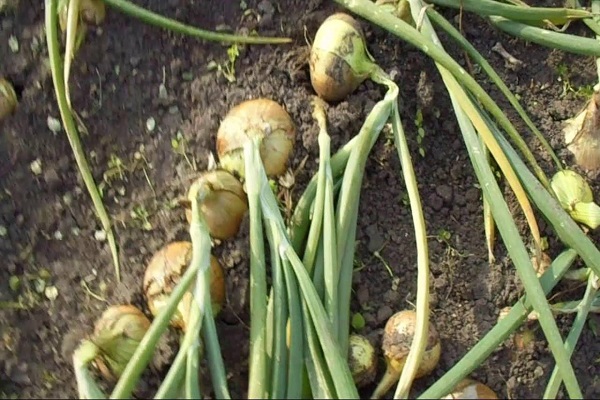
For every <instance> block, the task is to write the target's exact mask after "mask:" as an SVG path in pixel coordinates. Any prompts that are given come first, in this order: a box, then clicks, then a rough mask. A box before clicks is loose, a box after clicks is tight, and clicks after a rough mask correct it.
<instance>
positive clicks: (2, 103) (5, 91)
mask: <svg viewBox="0 0 600 400" xmlns="http://www.w3.org/2000/svg"><path fill="white" fill-rule="evenodd" d="M16 107H17V94H16V93H15V89H14V88H13V86H12V85H11V84H10V82H9V81H7V80H6V79H4V78H2V77H0V121H2V120H3V119H4V118H6V117H8V116H9V115H10V114H12V113H13V111H14V110H15V108H16Z"/></svg>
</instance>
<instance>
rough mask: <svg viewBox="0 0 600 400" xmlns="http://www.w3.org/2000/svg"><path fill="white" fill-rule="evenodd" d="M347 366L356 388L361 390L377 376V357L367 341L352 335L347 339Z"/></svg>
mask: <svg viewBox="0 0 600 400" xmlns="http://www.w3.org/2000/svg"><path fill="white" fill-rule="evenodd" d="M348 344H349V348H348V365H349V366H350V372H352V378H354V383H356V387H358V388H361V387H364V386H366V385H368V384H369V383H371V382H373V379H375V375H376V374H377V356H376V354H375V348H374V347H373V345H372V344H371V342H369V339H367V338H366V337H364V336H362V335H357V334H352V335H350V337H349V338H348Z"/></svg>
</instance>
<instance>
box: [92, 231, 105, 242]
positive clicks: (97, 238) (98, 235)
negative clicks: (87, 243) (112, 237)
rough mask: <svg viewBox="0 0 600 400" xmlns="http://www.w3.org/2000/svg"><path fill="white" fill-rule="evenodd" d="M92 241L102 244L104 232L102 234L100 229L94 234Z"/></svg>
mask: <svg viewBox="0 0 600 400" xmlns="http://www.w3.org/2000/svg"><path fill="white" fill-rule="evenodd" d="M94 239H96V240H97V241H99V242H104V241H105V240H106V232H104V230H102V229H100V230H98V231H96V232H94Z"/></svg>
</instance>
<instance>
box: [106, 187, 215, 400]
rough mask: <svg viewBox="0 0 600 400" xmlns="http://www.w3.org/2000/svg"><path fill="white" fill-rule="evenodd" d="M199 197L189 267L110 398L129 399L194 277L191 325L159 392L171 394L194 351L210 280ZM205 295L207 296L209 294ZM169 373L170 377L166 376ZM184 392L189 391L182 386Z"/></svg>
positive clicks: (207, 241)
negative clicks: (192, 350) (190, 352)
mask: <svg viewBox="0 0 600 400" xmlns="http://www.w3.org/2000/svg"><path fill="white" fill-rule="evenodd" d="M202 196H203V194H202V193H200V194H199V198H198V197H194V199H193V200H192V223H191V224H190V236H191V239H192V246H193V253H192V261H191V262H190V266H189V267H188V268H187V270H186V271H185V273H184V274H183V276H182V277H181V280H180V281H179V283H178V284H177V286H176V287H175V290H173V292H172V293H171V295H170V296H169V300H168V301H167V303H166V305H165V306H164V308H163V309H162V310H161V311H160V313H159V314H158V315H157V316H156V318H155V319H154V321H153V322H152V324H151V325H150V328H149V329H148V332H147V333H146V335H145V336H144V338H143V339H142V341H141V342H140V344H139V345H138V347H137V349H136V351H135V353H134V354H133V356H132V357H131V360H130V361H129V363H128V364H127V366H126V367H125V370H124V371H123V374H122V375H121V378H120V379H119V381H118V382H117V384H116V386H115V388H114V390H113V392H112V394H111V396H110V398H111V399H126V398H130V396H131V393H132V392H133V389H134V387H135V385H136V383H137V382H138V380H139V378H140V376H141V375H142V373H143V371H144V369H145V368H146V366H147V365H148V363H149V362H150V359H151V358H152V355H153V354H154V350H155V348H156V344H157V343H158V340H159V339H160V337H161V335H162V334H163V333H164V331H165V330H166V329H167V327H168V326H169V323H170V321H171V318H172V317H173V314H174V312H175V310H176V309H177V306H178V305H179V302H180V301H181V299H182V298H183V295H184V294H185V293H186V292H187V291H188V289H189V287H190V285H191V284H192V282H193V281H194V279H195V280H196V287H195V289H196V290H195V298H196V301H197V304H198V307H192V310H191V317H192V321H193V322H194V327H190V328H189V329H188V331H187V332H186V334H185V335H184V338H183V341H182V344H181V347H180V349H179V352H178V354H177V356H176V357H175V362H174V363H173V365H172V366H171V368H170V371H169V373H168V374H167V378H165V382H168V383H165V382H163V385H164V387H163V388H159V393H163V394H164V393H167V394H171V393H173V392H172V388H171V387H169V386H168V385H173V384H177V383H178V382H179V380H178V378H179V377H180V373H181V371H182V370H183V369H184V367H185V365H186V364H185V360H186V359H187V356H188V350H189V348H190V347H196V349H195V351H197V350H198V349H197V346H194V344H196V345H197V344H198V332H199V330H200V326H201V322H202V320H201V318H202V315H203V310H202V308H201V307H204V308H210V304H211V303H210V297H209V301H208V307H205V305H204V303H203V301H205V300H206V296H205V293H206V291H207V290H208V289H207V286H206V285H207V282H210V279H209V278H208V277H209V274H210V250H211V241H210V234H209V233H208V227H207V226H206V223H205V221H204V217H203V216H202V213H201V212H200V206H199V203H201V202H202V201H203V200H204V198H203V197H202ZM198 274H200V276H198ZM209 293H210V292H209ZM197 296H200V297H197ZM208 296H210V294H209V295H208ZM198 299H201V300H198ZM192 364H193V361H192ZM196 372H197V371H196ZM169 375H171V376H172V377H171V378H169ZM191 379H192V378H191V377H190V376H188V377H187V380H188V385H191V384H192V383H193V381H191ZM190 388H191V386H190ZM186 391H191V390H187V389H186Z"/></svg>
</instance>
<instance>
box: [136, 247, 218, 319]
mask: <svg viewBox="0 0 600 400" xmlns="http://www.w3.org/2000/svg"><path fill="white" fill-rule="evenodd" d="M191 260H192V243H191V242H171V243H169V244H167V245H166V246H164V247H163V248H161V249H160V250H159V251H158V252H156V253H155V254H154V256H153V257H152V259H151V260H150V263H149V264H148V267H147V268H146V273H145V274H144V282H143V285H144V286H143V289H144V294H145V296H146V300H147V302H148V308H149V309H150V312H151V313H152V315H154V316H156V315H158V313H159V312H160V310H162V308H163V307H164V306H165V305H166V304H167V302H168V300H169V295H170V294H171V293H172V292H173V290H174V289H175V287H176V286H177V284H178V283H179V281H180V280H181V277H182V276H183V274H184V273H185V271H186V270H187V268H188V266H189V264H190V262H191ZM210 272H211V275H210V297H211V303H212V310H213V313H214V314H215V315H217V314H218V313H219V311H220V310H221V308H222V307H223V304H224V303H225V297H226V293H225V274H224V273H223V268H222V267H221V264H220V263H219V261H218V260H217V258H216V257H215V256H213V255H211V257H210ZM193 290H194V284H192V285H191V287H190V288H189V290H188V291H187V292H186V293H185V295H184V296H183V298H182V299H181V301H180V302H179V304H178V306H177V310H176V312H175V314H174V315H173V318H172V319H171V325H173V326H174V327H176V328H180V329H183V330H185V328H186V324H187V320H188V317H189V312H190V307H191V306H192V304H193V295H192V293H193Z"/></svg>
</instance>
